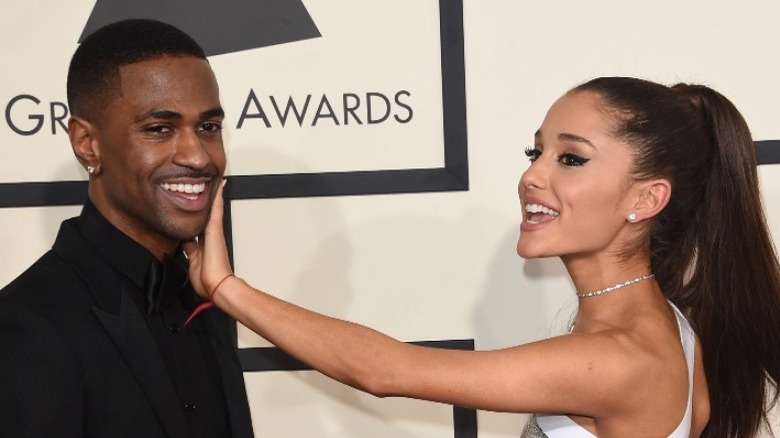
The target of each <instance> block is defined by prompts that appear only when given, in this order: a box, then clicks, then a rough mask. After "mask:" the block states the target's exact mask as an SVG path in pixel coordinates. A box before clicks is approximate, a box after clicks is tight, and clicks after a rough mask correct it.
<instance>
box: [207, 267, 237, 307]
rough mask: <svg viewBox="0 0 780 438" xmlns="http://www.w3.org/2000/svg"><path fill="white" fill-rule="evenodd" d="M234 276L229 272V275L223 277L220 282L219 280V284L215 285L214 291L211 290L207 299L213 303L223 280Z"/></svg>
mask: <svg viewBox="0 0 780 438" xmlns="http://www.w3.org/2000/svg"><path fill="white" fill-rule="evenodd" d="M235 276H236V275H235V274H233V273H232V272H231V273H230V274H228V275H226V276H225V277H223V278H222V280H219V283H217V285H216V286H214V289H212V290H211V293H210V294H209V299H210V300H211V301H214V294H215V293H217V289H219V287H220V286H222V283H224V282H225V280H227V279H228V278H230V277H235Z"/></svg>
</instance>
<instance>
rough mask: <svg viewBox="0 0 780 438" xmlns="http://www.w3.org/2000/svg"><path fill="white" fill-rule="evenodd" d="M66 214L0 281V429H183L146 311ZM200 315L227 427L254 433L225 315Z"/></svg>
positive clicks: (32, 432)
mask: <svg viewBox="0 0 780 438" xmlns="http://www.w3.org/2000/svg"><path fill="white" fill-rule="evenodd" d="M72 221H73V220H72V219H71V220H68V221H65V222H63V224H62V226H61V228H60V232H59V234H58V235H57V239H56V241H55V243H54V247H53V249H52V250H51V251H49V252H47V253H46V254H44V255H43V257H41V258H40V259H39V260H38V261H37V262H36V263H35V264H33V265H32V266H31V267H30V268H29V269H28V270H27V271H25V272H24V273H23V274H22V275H21V276H19V277H18V278H17V279H15V280H14V281H13V282H12V283H10V284H9V285H8V286H6V287H5V288H4V289H3V290H2V291H0V436H1V437H4V438H5V437H8V438H11V437H112V438H117V437H128V438H130V437H133V438H137V437H144V438H150V437H169V438H186V429H185V421H184V414H183V413H182V410H181V407H180V406H179V402H178V400H177V397H176V393H175V390H174V387H173V383H172V382H171V380H170V377H169V375H168V371H167V369H166V367H165V363H164V362H163V357H162V355H161V353H160V350H159V348H158V346H157V344H156V342H155V340H154V338H153V337H152V334H151V332H150V331H149V329H148V328H147V325H146V323H145V321H144V317H143V315H142V314H141V313H140V311H139V309H138V307H137V305H135V303H133V302H132V297H131V296H130V295H129V293H128V292H127V291H125V290H124V288H123V286H122V284H121V282H120V281H119V279H117V278H116V275H115V274H114V272H113V271H112V269H111V268H110V267H109V266H108V265H107V264H106V263H105V262H104V261H103V260H102V259H101V258H100V257H99V256H98V255H97V253H95V252H94V250H92V248H91V247H90V245H88V244H87V242H86V241H85V240H84V238H83V237H82V236H81V234H79V232H78V231H77V230H76V227H75V226H74V225H73V223H71V222H72ZM198 318H203V319H204V321H205V324H207V326H208V329H209V331H208V332H209V335H210V339H211V343H212V345H213V347H214V352H215V355H216V357H217V360H218V363H219V368H220V376H219V377H220V378H221V381H222V384H223V388H224V394H225V399H226V403H227V406H228V417H229V418H228V420H229V423H230V427H231V431H232V436H233V437H235V438H244V437H252V436H253V433H252V424H251V419H250V414H249V407H248V403H247V398H246V390H245V387H244V379H243V374H242V371H241V366H240V364H239V363H238V358H237V357H236V354H235V350H234V348H233V344H232V341H231V340H230V337H229V334H228V331H227V328H228V321H227V317H226V316H225V315H224V314H223V313H222V312H219V311H217V310H209V311H207V312H203V313H201V314H200V315H199V316H198Z"/></svg>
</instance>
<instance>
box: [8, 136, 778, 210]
mask: <svg viewBox="0 0 780 438" xmlns="http://www.w3.org/2000/svg"><path fill="white" fill-rule="evenodd" d="M447 144H449V145H450V147H453V146H454V145H453V144H456V145H457V150H450V149H448V148H447ZM447 144H445V157H446V159H445V161H446V165H445V167H443V168H440V169H408V170H380V171H365V172H335V173H318V174H313V173H312V174H290V175H257V176H251V177H248V176H233V177H228V179H229V180H230V184H229V186H230V188H229V189H228V188H226V192H225V197H226V198H228V199H259V198H285V197H308V196H345V195H364V194H385V193H412V192H435V191H446V190H466V189H467V188H468V170H467V166H468V165H467V164H466V161H465V160H466V151H465V143H463V144H458V143H456V142H448V143H447ZM755 145H756V157H757V159H758V164H759V165H767V164H780V140H764V141H757V142H755ZM86 193H87V183H86V181H54V182H29V183H0V208H14V207H47V206H63V205H81V204H82V203H83V202H84V199H86Z"/></svg>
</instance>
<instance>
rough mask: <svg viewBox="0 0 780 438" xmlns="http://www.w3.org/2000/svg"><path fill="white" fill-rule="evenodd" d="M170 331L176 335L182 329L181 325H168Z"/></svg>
mask: <svg viewBox="0 0 780 438" xmlns="http://www.w3.org/2000/svg"><path fill="white" fill-rule="evenodd" d="M168 331H170V332H171V333H173V334H174V335H178V334H179V332H180V331H181V327H179V326H178V325H176V324H171V325H169V326H168Z"/></svg>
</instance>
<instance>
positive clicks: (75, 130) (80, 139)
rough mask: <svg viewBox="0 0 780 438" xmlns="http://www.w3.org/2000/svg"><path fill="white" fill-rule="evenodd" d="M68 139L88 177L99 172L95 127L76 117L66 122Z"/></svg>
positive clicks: (98, 146) (98, 150)
mask: <svg viewBox="0 0 780 438" xmlns="http://www.w3.org/2000/svg"><path fill="white" fill-rule="evenodd" d="M68 137H69V138H70V146H71V147H72V148H73V153H74V154H75V155H76V158H77V159H78V160H79V163H81V165H82V166H84V168H85V169H87V172H89V174H90V175H96V174H97V173H99V171H100V145H99V142H98V139H97V136H96V127H95V125H94V124H93V123H92V122H90V121H88V120H86V119H84V118H81V117H78V116H71V118H70V119H69V120H68Z"/></svg>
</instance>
